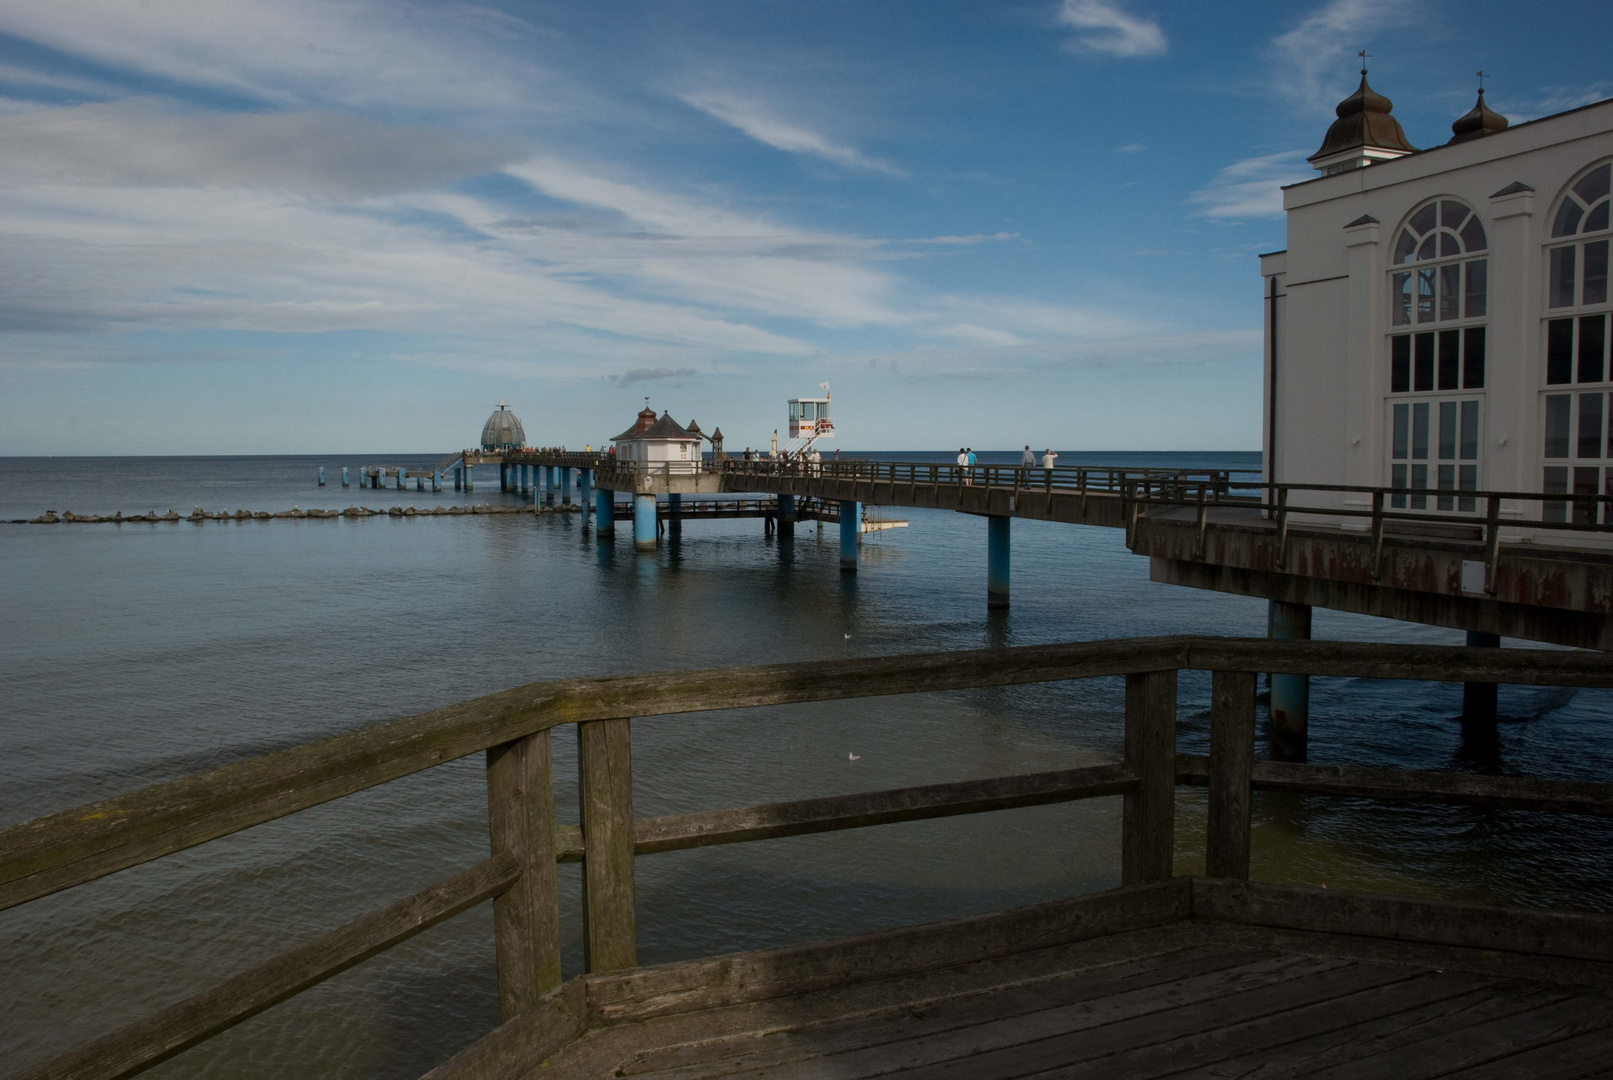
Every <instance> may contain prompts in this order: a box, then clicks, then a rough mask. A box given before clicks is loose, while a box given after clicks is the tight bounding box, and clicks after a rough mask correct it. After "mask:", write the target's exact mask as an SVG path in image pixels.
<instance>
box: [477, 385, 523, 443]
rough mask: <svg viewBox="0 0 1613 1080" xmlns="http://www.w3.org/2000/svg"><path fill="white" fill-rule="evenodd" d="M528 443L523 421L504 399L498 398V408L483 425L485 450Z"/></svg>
mask: <svg viewBox="0 0 1613 1080" xmlns="http://www.w3.org/2000/svg"><path fill="white" fill-rule="evenodd" d="M525 445H526V432H525V431H524V430H523V429H522V427H521V421H520V420H519V419H517V418H516V415H515V414H514V413H512V412H511V411H510V409H509V406H508V405H506V404H504V399H503V398H499V399H498V408H496V409H494V410H493V415H492V416H489V417H488V418H487V423H485V424H483V425H482V449H483V450H509V449H512V448H515V447H520V446H525Z"/></svg>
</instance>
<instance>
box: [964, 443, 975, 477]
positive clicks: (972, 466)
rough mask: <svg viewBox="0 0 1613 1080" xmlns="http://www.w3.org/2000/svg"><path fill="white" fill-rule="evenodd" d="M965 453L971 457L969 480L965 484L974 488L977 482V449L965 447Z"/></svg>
mask: <svg viewBox="0 0 1613 1080" xmlns="http://www.w3.org/2000/svg"><path fill="white" fill-rule="evenodd" d="M965 452H966V453H967V454H968V455H969V479H967V480H965V481H964V483H966V484H968V485H970V486H971V487H972V486H974V482H975V448H974V447H972V446H970V447H965Z"/></svg>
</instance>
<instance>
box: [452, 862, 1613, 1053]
mask: <svg viewBox="0 0 1613 1080" xmlns="http://www.w3.org/2000/svg"><path fill="white" fill-rule="evenodd" d="M1244 888H1247V887H1243V886H1230V885H1229V884H1228V883H1224V882H1211V881H1205V880H1200V881H1198V882H1196V883H1194V884H1193V885H1189V884H1188V883H1187V882H1185V881H1178V882H1175V883H1171V884H1168V885H1165V886H1147V887H1143V888H1142V889H1124V890H1116V891H1115V892H1114V893H1112V894H1100V895H1098V896H1095V897H1087V898H1081V899H1078V900H1073V901H1061V902H1057V903H1053V904H1046V905H1038V906H1037V907H1034V908H1026V909H1020V910H1019V911H1016V912H1002V913H997V914H993V915H988V916H984V917H981V918H978V919H970V920H961V921H959V922H955V923H951V924H943V925H942V926H937V927H932V928H914V929H909V930H902V931H894V932H891V933H888V934H879V935H872V936H869V937H866V938H861V939H857V940H855V941H851V942H843V943H830V944H827V945H817V946H807V947H804V948H794V949H783V950H776V951H773V952H769V953H752V954H743V955H738V956H733V957H726V958H718V959H717V960H701V961H694V962H691V963H685V964H669V965H664V966H661V967H657V968H646V969H639V970H637V971H634V972H630V973H626V974H622V975H611V976H602V977H599V976H591V977H588V978H586V979H581V980H577V981H576V983H574V984H572V985H571V986H570V987H568V988H567V989H565V990H562V991H559V992H557V993H556V994H555V995H553V996H552V997H551V999H550V1004H551V1005H552V1006H553V1007H552V1008H551V1009H550V1010H547V1011H546V1010H545V1009H544V1008H543V1007H540V1008H539V1009H538V1010H537V1015H538V1016H539V1017H540V1018H541V1019H540V1021H539V1022H538V1023H526V1024H523V1023H521V1022H519V1021H517V1022H513V1023H512V1024H509V1025H506V1026H505V1027H504V1028H501V1029H500V1030H499V1031H498V1032H495V1033H494V1034H493V1035H492V1036H489V1037H488V1038H487V1039H484V1040H482V1042H480V1043H478V1044H477V1045H476V1046H474V1047H472V1048H471V1049H470V1050H468V1051H467V1052H466V1053H464V1054H462V1055H460V1057H458V1058H456V1059H455V1060H454V1061H451V1062H449V1063H447V1064H445V1065H444V1066H442V1067H441V1068H440V1069H438V1070H437V1071H435V1072H434V1073H432V1074H431V1077H430V1078H429V1080H449V1078H452V1077H461V1076H485V1075H499V1076H508V1077H528V1078H532V1080H537V1078H540V1077H541V1078H546V1080H562V1078H563V1080H605V1078H618V1077H636V1078H642V1080H716V1078H719V1077H721V1078H728V1080H763V1078H766V1080H820V1078H833V1080H860V1078H866V1077H876V1076H880V1077H883V1076H889V1077H900V1078H902V1080H921V1078H922V1080H943V1078H959V1080H1011V1078H1018V1077H1037V1078H1046V1080H1052V1078H1054V1077H1059V1078H1071V1080H1075V1078H1082V1080H1086V1078H1092V1080H1097V1078H1115V1080H1118V1078H1126V1080H1144V1078H1150V1077H1166V1076H1170V1077H1195V1078H1209V1077H1218V1078H1234V1077H1236V1078H1253V1077H1259V1078H1262V1080H1271V1078H1277V1077H1302V1076H1303V1077H1328V1078H1335V1080H1346V1078H1348V1080H1372V1078H1382V1080H1421V1078H1432V1077H1461V1078H1466V1080H1480V1078H1497V1080H1499V1078H1523V1077H1528V1078H1542V1080H1553V1078H1555V1080H1581V1078H1589V1077H1607V1076H1613V965H1610V964H1608V963H1605V962H1601V961H1585V960H1582V959H1574V958H1568V957H1557V958H1548V957H1542V956H1540V955H1538V954H1523V953H1517V952H1512V951H1510V950H1505V949H1480V948H1474V947H1471V946H1463V945H1456V946H1452V945H1448V944H1437V943H1429V942H1426V941H1415V940H1409V939H1408V937H1407V934H1406V931H1405V926H1406V924H1408V923H1415V922H1417V921H1419V920H1420V919H1423V920H1426V919H1427V918H1428V917H1429V916H1430V915H1433V916H1434V921H1435V922H1438V921H1441V920H1440V919H1439V917H1438V915H1439V913H1440V912H1439V911H1436V909H1441V911H1442V912H1443V914H1446V915H1458V916H1459V915H1460V914H1462V912H1463V910H1464V909H1463V906H1462V905H1427V904H1423V903H1419V902H1417V901H1389V902H1387V906H1385V905H1386V902H1385V901H1383V900H1382V899H1381V898H1379V899H1377V900H1376V901H1373V902H1370V903H1368V904H1367V905H1365V908H1363V905H1361V904H1360V903H1357V902H1356V898H1349V897H1340V898H1334V897H1321V898H1318V897H1317V894H1316V893H1313V892H1311V891H1310V890H1302V889H1286V890H1285V889H1274V888H1273V887H1270V886H1262V887H1257V888H1258V889H1259V891H1260V893H1261V894H1262V895H1261V896H1260V897H1259V900H1258V901H1257V903H1256V904H1254V905H1251V904H1249V903H1247V899H1248V898H1247V897H1245V896H1244V895H1243V893H1242V892H1241V890H1242V889H1244ZM1195 891H1197V892H1198V893H1199V897H1198V898H1197V899H1198V901H1199V903H1198V904H1197V905H1195V906H1197V907H1198V908H1199V909H1201V910H1211V909H1213V908H1218V907H1219V908H1220V909H1222V910H1226V908H1227V905H1228V904H1229V903H1230V904H1232V905H1233V907H1234V908H1235V909H1236V910H1234V911H1231V912H1229V913H1230V914H1233V916H1234V917H1233V918H1231V919H1220V918H1196V917H1187V918H1182V919H1178V920H1175V921H1171V922H1166V923H1163V924H1161V925H1154V926H1144V927H1141V928H1137V929H1129V930H1127V929H1122V930H1118V931H1116V932H1112V933H1098V934H1097V935H1096V936H1083V935H1088V934H1091V933H1092V932H1093V931H1096V930H1101V929H1102V928H1103V927H1104V926H1124V925H1126V924H1127V923H1128V922H1129V923H1135V922H1136V921H1138V920H1139V919H1141V920H1144V921H1146V920H1148V919H1149V918H1157V917H1159V914H1160V910H1161V909H1160V902H1161V900H1162V899H1164V900H1166V901H1167V902H1168V901H1170V900H1172V899H1174V900H1175V901H1177V902H1182V899H1183V897H1191V894H1192V893H1193V892H1195ZM1240 899H1241V900H1242V901H1243V902H1242V903H1241V906H1240ZM1274 899H1275V900H1278V901H1279V902H1280V903H1281V904H1282V905H1283V906H1284V907H1287V908H1289V909H1290V910H1303V909H1306V908H1311V909H1313V915H1312V917H1316V916H1318V915H1319V916H1320V918H1322V919H1323V920H1325V919H1327V918H1329V917H1330V915H1331V917H1332V918H1335V919H1336V918H1341V917H1342V918H1345V919H1347V920H1355V923H1354V925H1353V927H1352V928H1353V929H1356V930H1363V929H1374V930H1378V931H1381V932H1382V934H1362V933H1350V934H1343V933H1329V932H1315V931H1303V930H1285V929H1281V928H1278V927H1272V926H1256V925H1252V924H1250V923H1249V922H1246V921H1242V920H1243V919H1245V918H1248V917H1250V916H1251V915H1252V914H1253V911H1254V909H1255V908H1256V907H1258V906H1259V904H1261V903H1264V904H1270V903H1271V902H1272V901H1273V900H1274ZM1187 903H1188V904H1192V903H1193V901H1192V900H1191V899H1189V900H1188V901H1187ZM1465 910H1466V913H1467V914H1469V915H1470V916H1471V918H1470V919H1468V920H1467V921H1468V922H1469V923H1470V925H1469V927H1468V930H1469V931H1470V932H1474V933H1481V934H1482V933H1487V932H1489V931H1490V929H1493V928H1494V927H1496V926H1499V925H1502V924H1503V923H1504V922H1507V921H1510V918H1512V917H1515V916H1509V917H1508V918H1506V919H1503V917H1502V916H1501V915H1500V912H1499V910H1498V909H1490V908H1478V907H1468V908H1466V909H1465ZM1363 912H1364V913H1363ZM1386 915H1387V916H1388V917H1387V918H1385V916H1386ZM1525 918H1526V921H1527V919H1528V917H1527V916H1526V917H1525ZM1362 919H1365V920H1366V921H1365V922H1361V921H1360V920H1362ZM1374 921H1376V922H1377V925H1376V926H1373V925H1371V924H1372V923H1373V922H1374ZM1395 923H1399V924H1400V928H1399V929H1398V930H1397V929H1395V926H1394V924H1395ZM1608 925H1609V924H1608V923H1606V922H1604V923H1603V925H1602V926H1601V928H1600V929H1601V931H1602V934H1603V935H1604V936H1605V933H1606V930H1607V927H1608ZM1562 929H1566V926H1565V927H1562ZM1537 930H1540V931H1541V932H1539V933H1537V934H1536V936H1535V938H1534V939H1533V940H1537V941H1538V940H1541V939H1550V938H1552V937H1553V936H1554V933H1553V930H1552V928H1550V927H1549V926H1546V927H1543V928H1537ZM1061 934H1063V935H1069V936H1074V937H1076V938H1077V939H1078V940H1070V941H1064V942H1062V943H1059V944H1052V945H1049V944H1047V943H1046V942H1047V939H1048V937H1049V936H1050V935H1051V936H1052V937H1055V938H1056V937H1059V936H1060V935H1061ZM1383 934H1398V935H1399V937H1398V938H1394V937H1388V936H1382V935H1383ZM927 935H928V936H927ZM1432 936H1438V937H1446V938H1449V937H1451V936H1452V935H1451V934H1448V933H1440V932H1435V933H1434V934H1433V935H1432ZM971 940H972V941H973V942H974V944H973V945H972V946H971V945H968V944H965V943H966V942H968V941H971ZM1565 940H1567V939H1565ZM1503 944H1515V943H1508V942H1503ZM938 946H939V947H940V948H941V949H943V950H946V949H949V948H950V949H955V950H965V952H966V951H967V950H968V949H970V948H973V949H975V950H976V951H977V953H978V952H989V951H991V950H993V949H997V950H1006V951H1004V952H1002V953H1001V954H999V955H994V956H989V957H986V958H983V959H982V958H978V956H977V957H976V958H974V959H968V958H961V957H962V956H963V955H964V954H960V956H959V957H955V958H954V959H955V962H952V963H945V962H942V963H939V964H933V962H934V961H935V960H937V959H938V958H939V957H938V956H937V954H936V953H935V952H934V950H935V949H936V948H937V947H938ZM1549 947H1551V946H1550V945H1549V944H1548V948H1549ZM1565 951H1572V945H1571V944H1570V945H1569V947H1568V949H1567V950H1565ZM898 957H907V958H909V959H910V961H911V962H912V963H913V964H914V965H915V970H912V971H902V970H900V965H901V964H902V963H903V961H902V960H900V959H896V958H898ZM927 963H931V964H933V966H926V964H927ZM836 964H839V965H842V966H843V970H841V971H839V972H838V973H836V974H831V973H830V972H829V971H828V969H829V968H830V967H833V966H834V965H836ZM859 969H860V970H859ZM859 974H861V975H862V976H863V980H862V981H857V979H858V975H859ZM828 978H833V979H834V982H835V985H830V986H824V985H823V984H824V982H825V980H826V979H828ZM848 984H850V985H848ZM747 999H748V1000H747ZM562 1010H563V1011H565V1012H566V1013H567V1014H568V1015H569V1016H570V1017H571V1022H570V1023H566V1022H564V1021H561V1022H559V1023H557V1019H558V1017H557V1015H556V1014H557V1013H558V1012H560V1011H562ZM584 1018H585V1019H584ZM579 1020H580V1021H581V1022H580V1023H579V1022H578V1021H579ZM544 1032H546V1033H547V1035H548V1038H545V1037H544V1034H543V1033H544ZM499 1058H502V1059H503V1060H502V1061H501V1062H499V1063H498V1064H499V1065H502V1067H498V1066H496V1065H495V1064H494V1062H495V1059H499ZM523 1058H524V1066H525V1067H522V1066H521V1064H520V1063H521V1062H522V1061H523ZM511 1066H514V1067H511Z"/></svg>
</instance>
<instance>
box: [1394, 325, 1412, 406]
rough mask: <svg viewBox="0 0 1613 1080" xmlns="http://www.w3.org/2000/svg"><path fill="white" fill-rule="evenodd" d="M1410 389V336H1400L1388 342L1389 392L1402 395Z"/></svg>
mask: <svg viewBox="0 0 1613 1080" xmlns="http://www.w3.org/2000/svg"><path fill="white" fill-rule="evenodd" d="M1410 389H1411V335H1410V334H1400V335H1398V336H1396V337H1394V338H1392V339H1390V342H1389V392H1390V393H1391V394H1404V393H1405V392H1406V391H1408V390H1410Z"/></svg>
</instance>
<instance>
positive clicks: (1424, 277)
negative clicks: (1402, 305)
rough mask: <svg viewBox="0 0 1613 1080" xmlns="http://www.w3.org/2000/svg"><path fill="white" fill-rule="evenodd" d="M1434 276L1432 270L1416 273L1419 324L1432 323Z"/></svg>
mask: <svg viewBox="0 0 1613 1080" xmlns="http://www.w3.org/2000/svg"><path fill="white" fill-rule="evenodd" d="M1434 274H1435V271H1433V270H1419V271H1417V321H1418V322H1420V323H1424V322H1433V321H1434Z"/></svg>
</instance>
